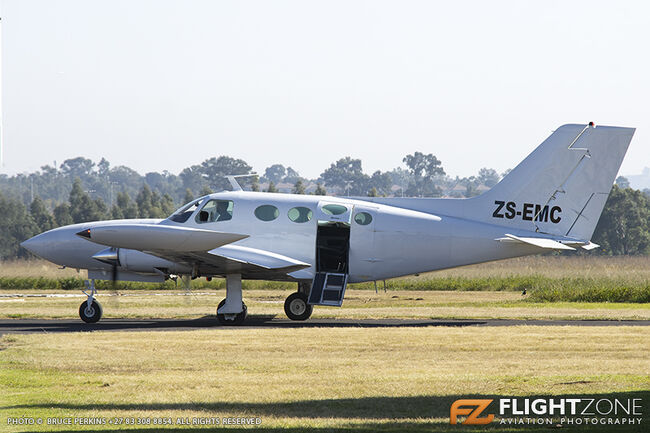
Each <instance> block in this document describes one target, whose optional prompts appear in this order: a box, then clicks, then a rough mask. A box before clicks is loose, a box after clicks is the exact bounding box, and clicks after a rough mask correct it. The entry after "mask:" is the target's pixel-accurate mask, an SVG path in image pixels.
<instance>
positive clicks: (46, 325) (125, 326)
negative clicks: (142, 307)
mask: <svg viewBox="0 0 650 433" xmlns="http://www.w3.org/2000/svg"><path fill="white" fill-rule="evenodd" d="M486 323H487V322H486V321H482V320H454V321H449V320H440V319H435V320H434V319H422V320H413V319H408V320H403V319H312V320H307V321H304V322H302V321H292V320H289V319H279V318H275V316H272V315H267V316H264V315H252V316H249V317H248V318H247V319H246V321H245V322H244V323H243V324H241V325H238V326H223V325H221V324H220V323H219V322H218V321H217V319H216V317H215V316H204V317H201V318H198V319H104V320H102V321H101V322H99V323H93V324H90V323H83V322H81V321H80V320H77V319H63V320H62V319H19V320H2V321H0V334H4V333H11V332H35V333H37V332H45V333H47V332H84V331H165V330H167V331H173V330H190V329H205V328H215V329H219V328H221V329H245V328H258V327H260V328H394V327H428V326H456V327H458V326H476V325H485V324H486Z"/></svg>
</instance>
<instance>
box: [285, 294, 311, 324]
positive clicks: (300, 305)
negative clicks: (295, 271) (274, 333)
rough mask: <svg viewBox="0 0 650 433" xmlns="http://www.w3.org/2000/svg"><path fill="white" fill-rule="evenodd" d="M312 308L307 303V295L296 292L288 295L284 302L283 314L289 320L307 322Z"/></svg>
mask: <svg viewBox="0 0 650 433" xmlns="http://www.w3.org/2000/svg"><path fill="white" fill-rule="evenodd" d="M313 310H314V307H313V306H312V305H309V304H308V303H307V295H305V294H304V293H300V292H296V293H292V294H290V295H289V297H288V298H287V300H286V301H284V312H285V314H286V315H287V317H288V318H289V319H291V320H307V319H309V317H310V316H311V313H312V311H313Z"/></svg>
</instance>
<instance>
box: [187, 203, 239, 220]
mask: <svg viewBox="0 0 650 433" xmlns="http://www.w3.org/2000/svg"><path fill="white" fill-rule="evenodd" d="M233 207H234V203H233V202H232V200H209V201H208V202H207V203H206V204H205V206H203V208H202V209H201V210H200V211H199V213H198V214H197V215H196V222H197V223H199V224H203V223H213V222H218V221H228V220H231V219H232V209H233Z"/></svg>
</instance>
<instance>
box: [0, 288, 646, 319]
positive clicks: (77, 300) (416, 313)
mask: <svg viewBox="0 0 650 433" xmlns="http://www.w3.org/2000/svg"><path fill="white" fill-rule="evenodd" d="M30 293H31V294H35V295H45V294H48V293H51V292H46V291H41V290H39V291H29V292H21V294H30ZM290 293H292V291H290V290H286V291H274V290H273V291H272V290H252V291H245V292H244V301H245V302H246V304H247V306H248V311H249V314H251V315H265V316H274V315H278V316H280V317H285V316H284V310H283V304H284V300H285V299H286V297H287V296H288V295H289V294H290ZM6 294H8V292H6V291H0V318H77V317H78V316H77V311H78V308H79V304H81V302H82V301H83V300H84V299H85V297H84V296H83V295H82V294H81V293H79V294H75V293H74V292H66V293H64V294H63V295H64V296H65V297H43V296H39V297H22V298H9V297H2V295H5V296H6ZM179 294H180V295H182V296H178V295H179ZM224 297H225V291H224V290H217V291H214V292H206V291H201V292H191V294H189V295H187V294H186V292H182V291H181V292H178V291H176V292H169V291H166V292H143V291H141V290H138V291H120V292H119V296H116V294H115V293H111V292H101V293H100V294H99V296H98V299H99V301H100V302H101V304H102V306H103V307H104V317H107V318H198V317H203V316H209V315H214V314H215V310H216V305H217V304H218V303H219V301H220V300H221V299H222V298H224ZM312 317H314V318H341V319H342V318H346V319H380V318H419V319H424V318H483V319H485V318H501V319H505V318H508V319H610V320H620V319H645V320H650V304H638V303H633V304H626V303H615V304H612V303H578V302H554V303H532V302H527V301H526V300H525V297H522V296H521V294H520V293H516V292H462V291H461V292H453V291H440V292H438V291H430V290H426V291H408V290H399V291H390V290H389V291H388V292H387V293H384V292H383V291H380V292H379V293H377V294H375V292H374V291H368V290H352V289H349V290H348V291H347V292H346V297H345V302H344V303H343V307H342V308H334V307H316V308H315V309H314V314H313V316H312Z"/></svg>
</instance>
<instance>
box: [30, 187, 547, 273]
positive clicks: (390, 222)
mask: <svg viewBox="0 0 650 433" xmlns="http://www.w3.org/2000/svg"><path fill="white" fill-rule="evenodd" d="M210 199H218V200H229V201H232V202H233V206H232V210H231V211H232V218H231V219H228V220H225V221H215V222H200V220H199V218H198V212H199V211H200V210H201V207H202V206H203V205H204V204H205V203H206V202H207V200H210ZM327 204H338V205H342V206H344V207H345V208H346V211H345V212H344V213H342V214H339V215H332V214H329V213H326V212H324V211H323V206H325V205H327ZM263 205H271V206H275V207H276V208H277V210H278V216H277V217H276V218H275V219H273V220H271V221H263V220H261V219H259V218H258V217H257V216H256V215H255V210H256V209H257V208H258V207H260V206H263ZM298 206H299V207H305V208H308V209H309V210H311V211H312V217H311V219H309V220H308V221H305V222H294V221H292V220H291V219H290V218H289V212H290V210H291V209H293V208H295V207H298ZM361 212H365V213H367V214H369V215H370V216H371V222H370V223H367V224H364V225H362V224H359V223H358V222H357V221H355V216H356V215H357V214H359V213H361ZM122 222H123V223H131V224H133V223H134V222H142V223H148V224H151V223H158V224H163V225H177V226H183V227H191V228H200V229H203V230H214V231H218V232H226V233H243V234H246V235H248V237H247V238H245V239H242V240H239V241H237V242H235V245H240V246H244V247H249V248H255V249H259V250H264V251H268V252H272V253H275V254H280V255H283V256H287V257H292V258H294V259H296V260H299V261H301V262H304V263H308V264H310V265H311V267H310V268H307V269H303V270H300V271H297V272H295V273H290V274H289V275H288V276H287V280H291V281H295V280H308V279H311V278H313V275H314V274H315V272H316V238H317V228H318V224H319V222H321V224H322V223H324V222H329V223H333V222H339V223H344V224H346V225H347V224H349V258H348V273H349V282H362V281H373V280H383V279H388V278H394V277H398V276H403V275H411V274H416V273H421V272H427V271H433V270H438V269H444V268H450V267H456V266H462V265H467V264H472V263H480V262H484V261H489V260H498V259H503V258H508V257H516V256H522V255H527V254H534V253H538V252H539V249H537V248H535V247H532V246H529V245H525V244H522V245H504V244H503V243H500V242H497V241H496V239H497V238H499V237H501V236H503V233H504V230H503V227H499V226H496V225H492V224H487V223H484V222H476V221H472V220H469V219H464V218H458V217H452V216H445V215H434V214H432V213H425V212H419V211H414V210H408V209H403V208H400V207H395V206H389V205H386V204H377V203H372V202H368V201H363V200H355V199H348V198H343V197H330V196H313V195H294V194H275V193H255V192H244V191H233V192H222V193H216V194H211V195H210V196H206V197H205V198H203V199H202V201H201V203H200V204H199V206H198V208H197V209H196V211H195V212H194V213H193V214H192V215H191V216H190V217H189V218H188V219H187V220H186V221H185V222H182V223H181V222H174V221H172V220H171V219H166V220H136V221H134V220H124V221H122ZM103 223H105V222H92V223H83V224H75V225H73V226H66V227H61V228H59V229H55V230H51V231H49V232H46V233H43V234H41V235H39V236H36V237H35V238H33V239H32V240H30V241H28V243H26V244H25V246H26V247H28V248H29V249H31V250H32V251H34V252H35V253H36V254H38V255H40V256H42V257H44V258H46V259H48V260H50V261H52V262H55V263H57V264H59V265H63V266H68V267H73V268H84V269H89V270H90V271H94V272H93V275H94V277H96V278H101V275H99V274H98V272H100V273H103V275H104V276H105V277H107V278H108V277H109V276H110V275H109V273H110V269H111V267H110V266H109V265H107V264H104V263H102V262H99V261H97V260H96V259H93V258H92V256H93V255H94V254H95V253H97V252H99V251H101V250H103V249H104V248H105V247H103V246H101V245H98V244H96V243H93V242H90V241H88V240H86V239H83V238H81V237H79V236H76V235H75V234H76V233H77V232H79V231H80V230H83V229H85V228H90V227H94V226H99V225H101V224H103ZM114 223H115V222H112V224H114ZM510 232H512V233H513V234H515V235H526V234H530V232H529V231H524V230H517V229H514V230H510ZM120 254H121V257H123V259H122V264H121V269H120V272H124V275H123V276H124V277H125V278H124V279H129V278H127V273H129V274H130V273H135V274H136V277H137V274H141V275H142V278H139V277H138V278H135V279H142V280H146V278H147V277H146V275H152V276H155V272H154V270H153V269H154V268H155V267H158V268H160V267H165V268H167V269H169V271H170V272H172V273H177V274H183V273H190V272H191V264H189V263H171V262H169V261H166V260H164V259H161V258H158V257H155V256H151V255H149V254H146V253H144V252H139V251H134V250H128V251H127V250H123V251H121V252H120ZM204 275H205V274H204ZM206 276H207V275H206Z"/></svg>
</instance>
